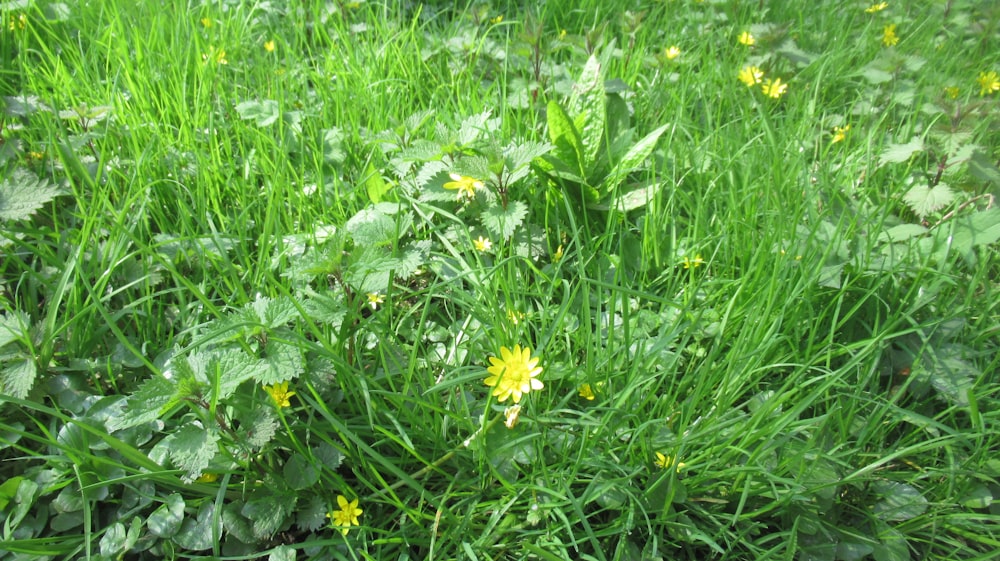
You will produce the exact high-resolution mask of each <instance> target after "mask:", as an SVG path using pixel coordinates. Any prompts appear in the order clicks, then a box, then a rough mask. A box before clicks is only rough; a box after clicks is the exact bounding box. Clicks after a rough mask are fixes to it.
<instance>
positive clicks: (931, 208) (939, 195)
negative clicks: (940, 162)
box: [903, 183, 955, 219]
mask: <svg viewBox="0 0 1000 561" xmlns="http://www.w3.org/2000/svg"><path fill="white" fill-rule="evenodd" d="M954 200H955V193H954V191H952V190H951V188H950V187H948V185H946V184H945V183H938V184H937V185H935V186H934V187H929V186H927V185H925V184H923V183H920V184H917V185H914V186H913V187H912V188H911V189H910V190H909V191H907V192H906V194H905V195H903V202H905V203H906V204H907V206H909V207H910V210H912V211H913V214H916V215H917V216H919V217H920V218H921V219H923V218H924V217H925V216H927V215H928V214H931V213H932V212H937V211H939V210H941V209H942V208H944V207H946V206H948V205H950V204H951V202H952V201H954Z"/></svg>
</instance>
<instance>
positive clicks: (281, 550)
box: [267, 545, 295, 561]
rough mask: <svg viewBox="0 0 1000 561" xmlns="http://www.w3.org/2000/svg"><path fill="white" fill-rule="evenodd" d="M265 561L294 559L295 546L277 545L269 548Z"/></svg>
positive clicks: (290, 560) (292, 560)
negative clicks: (269, 552) (269, 551)
mask: <svg viewBox="0 0 1000 561" xmlns="http://www.w3.org/2000/svg"><path fill="white" fill-rule="evenodd" d="M267 561H295V548H294V547H292V546H290V545H279V546H278V547H276V548H274V549H272V550H271V554H270V555H268V556H267Z"/></svg>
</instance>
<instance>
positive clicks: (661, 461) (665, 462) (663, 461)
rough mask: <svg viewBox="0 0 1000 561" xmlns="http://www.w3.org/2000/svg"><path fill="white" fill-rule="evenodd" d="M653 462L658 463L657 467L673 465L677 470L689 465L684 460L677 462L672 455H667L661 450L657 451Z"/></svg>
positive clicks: (665, 467) (663, 467)
mask: <svg viewBox="0 0 1000 561" xmlns="http://www.w3.org/2000/svg"><path fill="white" fill-rule="evenodd" d="M653 463H654V464H656V467H658V468H660V469H667V468H669V467H671V466H673V467H674V469H675V470H676V471H680V470H682V469H684V468H685V467H687V464H685V463H684V462H677V463H676V464H675V463H674V459H673V458H671V457H670V456H665V455H663V454H661V453H660V452H657V453H656V460H655V461H654V462H653Z"/></svg>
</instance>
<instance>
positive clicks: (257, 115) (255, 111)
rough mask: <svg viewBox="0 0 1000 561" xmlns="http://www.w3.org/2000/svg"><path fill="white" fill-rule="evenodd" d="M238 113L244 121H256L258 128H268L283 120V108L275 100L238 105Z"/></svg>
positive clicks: (254, 101) (245, 102)
mask: <svg viewBox="0 0 1000 561" xmlns="http://www.w3.org/2000/svg"><path fill="white" fill-rule="evenodd" d="M236 113H237V114H239V116H240V119H243V120H244V121H254V122H255V123H256V124H257V126H258V127H268V126H271V125H273V124H274V123H276V122H277V121H278V119H280V118H281V107H280V106H279V105H278V102H277V101H274V100H273V99H265V100H264V101H257V100H251V101H244V102H242V103H239V104H237V105H236Z"/></svg>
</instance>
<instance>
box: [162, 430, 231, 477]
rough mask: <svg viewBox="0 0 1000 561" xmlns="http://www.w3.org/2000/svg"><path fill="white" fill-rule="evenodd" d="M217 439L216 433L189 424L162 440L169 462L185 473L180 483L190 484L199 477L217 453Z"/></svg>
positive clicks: (217, 434)
mask: <svg viewBox="0 0 1000 561" xmlns="http://www.w3.org/2000/svg"><path fill="white" fill-rule="evenodd" d="M219 438H220V437H219V433H218V431H215V430H213V429H210V428H205V427H202V426H199V425H196V424H194V423H190V424H187V425H184V426H183V427H181V429H180V430H177V431H175V432H174V433H173V434H171V435H169V436H167V437H166V438H165V439H163V440H164V443H165V444H166V446H167V449H168V450H169V451H170V460H171V461H172V462H173V463H174V465H175V466H177V467H178V468H180V469H183V470H184V471H185V472H186V473H185V474H184V475H183V476H181V480H182V481H184V482H186V483H192V482H194V480H195V479H198V477H199V476H201V472H202V471H203V470H204V469H205V468H206V467H208V463H209V462H210V461H212V458H214V457H215V454H216V453H217V452H218V446H217V444H218V442H219Z"/></svg>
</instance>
